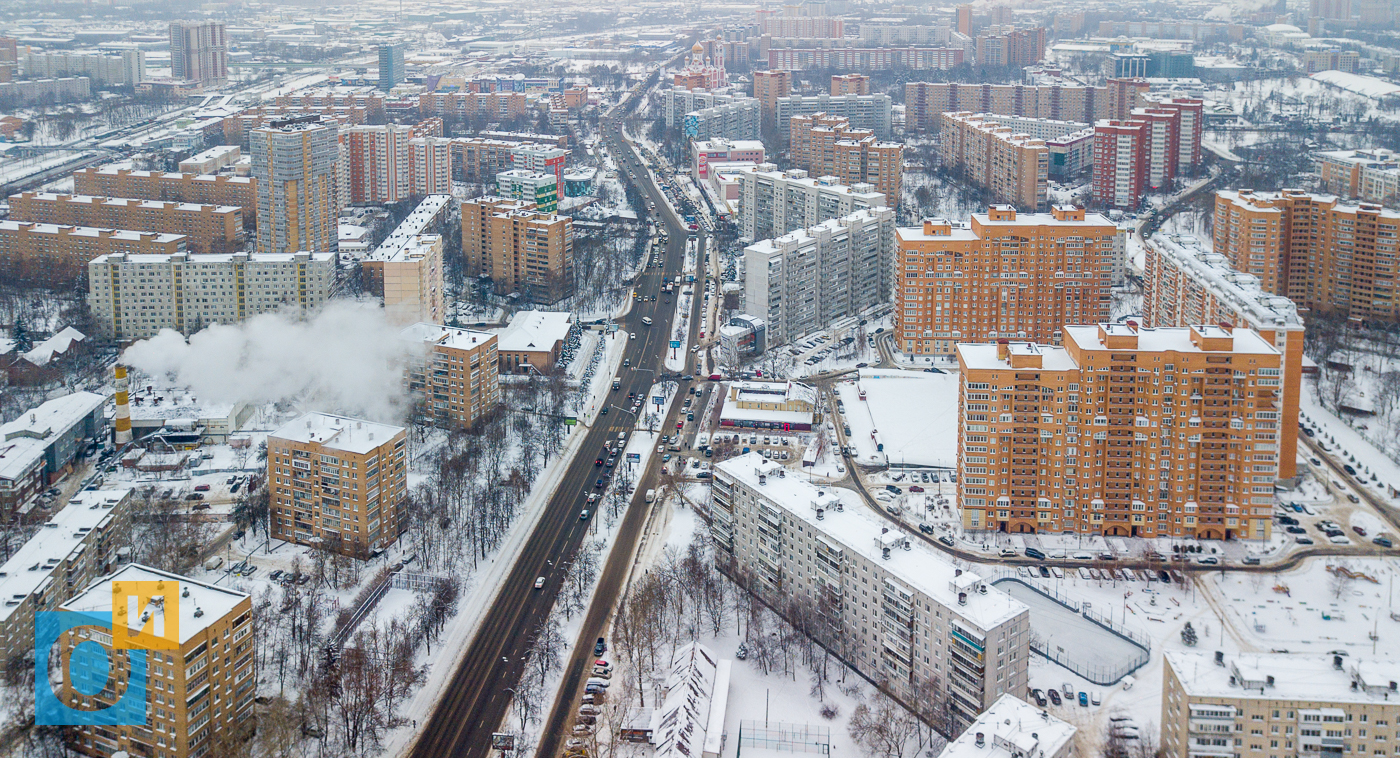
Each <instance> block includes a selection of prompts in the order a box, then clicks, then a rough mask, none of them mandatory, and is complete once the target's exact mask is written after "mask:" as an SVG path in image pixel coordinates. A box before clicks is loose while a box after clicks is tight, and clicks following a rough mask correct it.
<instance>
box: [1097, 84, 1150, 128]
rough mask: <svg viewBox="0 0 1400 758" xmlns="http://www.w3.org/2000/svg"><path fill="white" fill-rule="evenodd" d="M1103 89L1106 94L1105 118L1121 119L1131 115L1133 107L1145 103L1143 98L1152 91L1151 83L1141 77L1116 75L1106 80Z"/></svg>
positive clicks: (1141, 105) (1138, 106)
mask: <svg viewBox="0 0 1400 758" xmlns="http://www.w3.org/2000/svg"><path fill="white" fill-rule="evenodd" d="M1105 91H1106V93H1107V96H1108V115H1107V116H1106V117H1105V118H1108V119H1110V120H1113V119H1117V120H1119V121H1122V120H1124V119H1127V118H1130V117H1131V114H1132V112H1133V109H1135V108H1141V107H1143V106H1144V105H1145V104H1146V103H1144V102H1143V98H1144V97H1146V95H1147V93H1148V92H1151V91H1152V83H1151V82H1149V81H1147V80H1146V79H1143V78H1141V77H1133V76H1117V77H1112V78H1110V79H1109V80H1108V82H1107V83H1106V86H1105Z"/></svg>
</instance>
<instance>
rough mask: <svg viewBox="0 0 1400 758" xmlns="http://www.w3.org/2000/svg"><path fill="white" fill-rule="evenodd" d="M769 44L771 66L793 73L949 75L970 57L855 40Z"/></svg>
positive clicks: (935, 49) (952, 51)
mask: <svg viewBox="0 0 1400 758" xmlns="http://www.w3.org/2000/svg"><path fill="white" fill-rule="evenodd" d="M768 42H769V47H768V66H769V67H770V68H772V67H774V66H776V67H778V68H783V69H790V70H794V71H800V70H803V69H834V70H838V71H840V70H847V71H849V70H851V69H857V70H860V71H889V70H890V69H894V68H900V69H909V70H914V71H946V70H948V69H950V68H956V67H957V66H959V65H962V63H963V61H964V60H965V58H966V54H967V53H966V51H965V50H964V49H963V48H961V47H866V46H864V45H863V44H862V43H861V42H860V41H859V40H855V39H852V40H812V39H804V38H788V39H782V38H777V37H774V38H772V39H770V40H768Z"/></svg>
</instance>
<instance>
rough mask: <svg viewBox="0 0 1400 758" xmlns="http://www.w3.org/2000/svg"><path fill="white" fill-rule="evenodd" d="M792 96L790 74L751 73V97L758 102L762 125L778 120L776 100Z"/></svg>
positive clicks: (772, 71) (779, 70) (771, 72)
mask: <svg viewBox="0 0 1400 758" xmlns="http://www.w3.org/2000/svg"><path fill="white" fill-rule="evenodd" d="M791 94H792V72H791V71H783V70H781V69H773V70H769V71H755V72H753V96H754V99H756V100H758V103H759V108H760V111H761V114H762V119H763V123H764V124H765V125H772V124H775V123H776V119H777V118H778V99H779V98H784V97H787V96H789V95H791Z"/></svg>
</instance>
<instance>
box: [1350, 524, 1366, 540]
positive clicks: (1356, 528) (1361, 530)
mask: <svg viewBox="0 0 1400 758" xmlns="http://www.w3.org/2000/svg"><path fill="white" fill-rule="evenodd" d="M1351 530H1352V531H1353V532H1356V533H1357V534H1359V535H1361V536H1362V537H1365V536H1366V528H1365V527H1362V526H1353V527H1352V528H1351Z"/></svg>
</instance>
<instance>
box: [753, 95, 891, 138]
mask: <svg viewBox="0 0 1400 758" xmlns="http://www.w3.org/2000/svg"><path fill="white" fill-rule="evenodd" d="M890 103H891V101H890V96H889V95H841V96H840V97H833V96H831V95H788V96H787V97H780V98H778V122H777V123H778V130H779V132H780V133H781V135H782V138H783V140H784V141H786V140H787V139H788V136H789V131H790V129H791V127H792V117H793V116H810V115H812V114H814V113H825V114H826V115H828V116H841V117H843V118H845V119H846V120H847V121H848V122H849V123H850V125H851V127H852V128H854V129H869V130H870V131H871V132H873V133H874V134H875V136H876V137H881V138H885V137H889V136H890Z"/></svg>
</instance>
